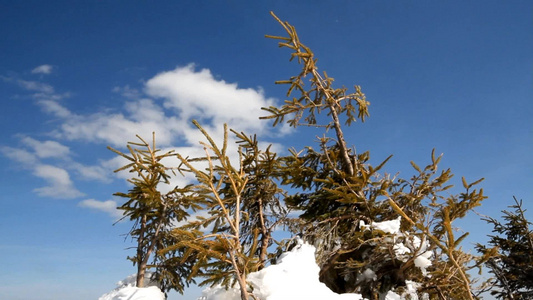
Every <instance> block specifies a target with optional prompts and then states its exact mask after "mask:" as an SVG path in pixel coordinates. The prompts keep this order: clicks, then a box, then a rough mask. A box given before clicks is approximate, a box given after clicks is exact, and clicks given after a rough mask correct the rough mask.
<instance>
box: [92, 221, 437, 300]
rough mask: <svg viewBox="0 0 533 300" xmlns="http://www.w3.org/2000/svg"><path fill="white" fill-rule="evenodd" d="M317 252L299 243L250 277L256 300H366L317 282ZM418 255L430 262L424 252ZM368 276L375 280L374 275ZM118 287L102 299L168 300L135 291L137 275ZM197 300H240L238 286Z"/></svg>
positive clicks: (390, 298)
mask: <svg viewBox="0 0 533 300" xmlns="http://www.w3.org/2000/svg"><path fill="white" fill-rule="evenodd" d="M399 224H400V219H399V218H398V219H396V220H392V221H385V222H381V223H373V224H371V225H368V227H372V228H375V229H379V230H382V231H384V232H387V233H390V234H392V235H393V236H394V237H399V236H402V234H401V233H400V232H399V227H400V226H399ZM362 225H364V224H362ZM364 226H367V225H364ZM364 226H363V227H364ZM404 240H405V239H404ZM415 243H418V245H420V240H418V241H416V242H415ZM397 245H398V253H397V254H401V253H406V252H410V251H411V249H410V248H412V247H409V248H408V247H406V246H405V245H403V243H400V242H398V243H397ZM404 248H405V249H404ZM417 248H419V247H417ZM422 248H424V247H422ZM315 250H316V249H315V247H313V246H312V245H309V244H308V243H305V242H303V241H302V240H299V241H298V245H297V246H296V247H294V248H293V249H292V250H291V251H290V252H286V253H284V254H283V255H282V256H281V257H280V259H279V260H278V263H277V264H275V265H271V266H268V267H266V268H264V269H263V270H261V271H258V272H255V273H251V274H249V275H248V278H247V279H248V282H249V283H250V284H251V285H252V286H253V288H254V290H253V293H254V295H255V296H256V297H257V299H260V300H299V299H310V300H314V299H316V300H319V299H320V300H363V299H364V298H363V297H362V296H361V295H360V294H336V293H334V292H332V291H331V290H330V289H329V288H328V287H326V285H325V284H323V283H322V282H320V281H319V280H318V274H319V271H320V269H319V267H318V266H317V264H316V261H315ZM400 250H401V251H400ZM418 255H419V256H420V257H423V258H424V259H425V260H427V258H426V255H425V253H424V252H422V253H420V254H418ZM425 260H424V261H423V262H421V263H420V266H419V267H420V268H421V269H422V270H423V271H425V268H426V267H427V266H428V265H429V264H430V262H429V260H428V261H427V262H426V261H425ZM365 272H366V271H365ZM371 272H372V271H371V270H368V273H371ZM367 275H368V276H369V277H372V276H371V275H372V274H367ZM365 276H366V275H365ZM117 285H118V286H117V288H116V289H115V290H113V291H111V292H109V293H107V294H105V295H103V296H102V297H100V299H99V300H164V299H165V296H164V294H163V293H161V291H160V290H159V288H157V287H156V286H150V287H147V288H136V287H135V276H134V275H132V276H130V277H128V278H126V279H125V280H123V281H121V282H119V283H118V284H117ZM416 288H417V284H416V283H414V282H407V290H408V291H407V292H406V293H405V294H403V295H398V294H396V293H394V292H392V291H389V292H388V294H387V295H386V298H385V299H386V300H400V299H406V298H409V299H419V298H418V295H417V293H416ZM422 298H424V297H422ZM198 300H240V293H239V289H238V287H235V288H233V289H228V290H226V289H225V288H223V287H214V288H207V289H205V290H204V291H203V292H202V295H201V296H200V295H199V297H198Z"/></svg>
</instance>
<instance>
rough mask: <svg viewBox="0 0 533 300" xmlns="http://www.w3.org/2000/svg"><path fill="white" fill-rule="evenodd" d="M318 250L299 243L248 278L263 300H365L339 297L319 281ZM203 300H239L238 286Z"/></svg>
mask: <svg viewBox="0 0 533 300" xmlns="http://www.w3.org/2000/svg"><path fill="white" fill-rule="evenodd" d="M319 271H320V269H319V267H318V266H317V264H316V262H315V247H313V246H311V245H309V244H308V243H304V242H303V241H301V240H299V242H298V245H297V246H296V247H294V248H293V250H292V251H291V252H287V253H284V254H283V255H282V256H281V257H280V259H279V260H278V264H276V265H271V266H268V267H266V268H264V269H263V270H261V271H258V272H255V273H251V274H249V275H248V277H247V279H248V282H249V283H250V284H251V285H252V286H253V289H254V290H253V293H254V295H255V296H256V297H257V299H260V300H287V299H316V300H318V299H321V300H322V299H328V300H362V299H363V297H362V296H361V295H359V294H336V293H334V292H332V291H331V290H330V289H329V288H328V287H327V286H326V285H325V284H323V283H322V282H320V281H319V280H318V273H319ZM200 299H202V300H240V294H239V290H238V287H235V288H233V289H228V290H227V291H226V290H225V289H224V288H223V287H215V288H209V289H206V290H204V292H203V296H202V297H201V298H200Z"/></svg>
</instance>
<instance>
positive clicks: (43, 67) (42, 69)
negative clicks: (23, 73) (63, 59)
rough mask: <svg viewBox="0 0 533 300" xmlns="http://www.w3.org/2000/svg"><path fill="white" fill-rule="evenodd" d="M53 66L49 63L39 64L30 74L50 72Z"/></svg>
mask: <svg viewBox="0 0 533 300" xmlns="http://www.w3.org/2000/svg"><path fill="white" fill-rule="evenodd" d="M52 69H53V67H52V66H51V65H40V66H38V67H36V68H34V69H33V70H31V73H32V74H50V73H52Z"/></svg>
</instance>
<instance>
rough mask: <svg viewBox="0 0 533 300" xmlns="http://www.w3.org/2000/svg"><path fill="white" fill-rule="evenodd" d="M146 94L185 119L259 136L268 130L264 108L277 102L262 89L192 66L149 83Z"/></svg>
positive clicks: (157, 76) (154, 78)
mask: <svg viewBox="0 0 533 300" xmlns="http://www.w3.org/2000/svg"><path fill="white" fill-rule="evenodd" d="M146 92H147V94H148V95H150V96H152V97H157V98H163V99H164V101H165V102H164V106H165V107H166V108H171V109H173V110H174V111H176V112H177V113H178V114H179V116H180V118H181V119H187V120H189V119H192V118H197V119H199V121H209V122H210V123H214V124H223V123H227V124H228V125H229V126H230V127H231V128H234V129H236V130H239V131H248V130H253V131H254V132H256V133H261V132H262V131H264V129H265V127H266V126H265V125H266V124H265V123H264V122H262V121H260V120H259V117H260V116H262V115H264V112H262V111H261V107H265V106H270V105H272V104H273V102H274V99H272V98H266V97H265V95H264V93H263V91H262V90H255V89H251V88H247V89H243V88H239V87H238V86H237V84H234V83H227V82H225V81H224V80H216V79H215V78H214V77H213V75H212V74H211V72H210V71H209V70H208V69H202V70H200V71H196V70H195V69H194V65H192V64H190V65H188V66H186V67H178V68H176V69H175V70H172V71H167V72H163V73H160V74H158V75H156V76H155V77H153V78H152V79H150V80H148V82H147V83H146ZM203 123H205V122H203Z"/></svg>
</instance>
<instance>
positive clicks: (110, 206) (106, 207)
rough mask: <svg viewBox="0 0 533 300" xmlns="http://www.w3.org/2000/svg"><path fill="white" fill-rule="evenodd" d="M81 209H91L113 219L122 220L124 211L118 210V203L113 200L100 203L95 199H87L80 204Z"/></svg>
mask: <svg viewBox="0 0 533 300" xmlns="http://www.w3.org/2000/svg"><path fill="white" fill-rule="evenodd" d="M78 205H79V206H80V207H85V208H90V209H94V210H98V211H102V212H105V213H107V214H108V215H110V216H111V217H113V218H116V219H118V218H121V217H122V211H121V210H118V209H117V206H118V204H117V202H116V201H113V200H107V201H98V200H94V199H86V200H83V201H81V202H80V203H79V204H78Z"/></svg>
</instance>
